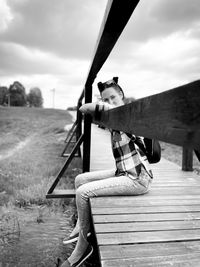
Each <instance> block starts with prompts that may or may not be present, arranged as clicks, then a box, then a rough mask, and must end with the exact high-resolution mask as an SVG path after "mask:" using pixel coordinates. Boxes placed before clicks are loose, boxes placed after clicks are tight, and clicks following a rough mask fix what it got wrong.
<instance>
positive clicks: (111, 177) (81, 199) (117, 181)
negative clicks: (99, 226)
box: [75, 168, 152, 238]
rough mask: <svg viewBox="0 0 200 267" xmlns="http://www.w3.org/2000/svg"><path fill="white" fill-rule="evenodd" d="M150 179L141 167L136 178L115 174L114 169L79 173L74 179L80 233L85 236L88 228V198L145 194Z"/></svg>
mask: <svg viewBox="0 0 200 267" xmlns="http://www.w3.org/2000/svg"><path fill="white" fill-rule="evenodd" d="M151 180H152V179H151V178H150V177H149V175H148V174H147V172H146V171H145V169H143V168H142V171H141V173H140V175H139V177H138V178H136V179H131V178H129V177H128V176H115V170H104V171H94V172H86V173H82V174H79V175H78V176H77V177H76V179H75V188H76V205H77V212H78V218H79V227H80V234H81V235H83V237H84V238H86V236H87V233H88V232H89V230H90V208H89V198H92V197H97V196H113V195H115V196H116V195H117V196H123V195H125V196H127V195H130V196H134V195H141V194H145V193H146V192H148V190H149V186H150V183H151Z"/></svg>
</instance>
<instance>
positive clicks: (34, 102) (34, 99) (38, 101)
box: [27, 87, 43, 107]
mask: <svg viewBox="0 0 200 267" xmlns="http://www.w3.org/2000/svg"><path fill="white" fill-rule="evenodd" d="M27 101H28V104H29V106H30V107H42V106H43V97H42V92H41V90H40V88H38V87H34V88H31V89H30V92H29V94H28V95H27Z"/></svg>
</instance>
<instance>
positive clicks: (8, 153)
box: [0, 137, 32, 161]
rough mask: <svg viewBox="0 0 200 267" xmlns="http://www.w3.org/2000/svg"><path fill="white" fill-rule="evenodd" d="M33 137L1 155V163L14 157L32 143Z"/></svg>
mask: <svg viewBox="0 0 200 267" xmlns="http://www.w3.org/2000/svg"><path fill="white" fill-rule="evenodd" d="M31 139H32V137H27V138H26V139H25V140H23V141H21V142H19V143H18V144H16V145H15V146H14V147H13V148H11V149H8V150H7V151H6V152H5V153H3V154H0V161H1V160H3V159H6V158H9V157H11V156H13V155H14V154H15V153H16V152H17V151H18V150H20V149H22V148H24V147H25V146H26V145H27V144H28V143H29V142H30V141H31Z"/></svg>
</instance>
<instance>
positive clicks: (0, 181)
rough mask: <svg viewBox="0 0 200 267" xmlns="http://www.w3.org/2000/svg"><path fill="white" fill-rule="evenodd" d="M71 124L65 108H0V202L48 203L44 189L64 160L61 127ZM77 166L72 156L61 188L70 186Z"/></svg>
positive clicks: (77, 160) (62, 131)
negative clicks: (61, 155)
mask: <svg viewBox="0 0 200 267" xmlns="http://www.w3.org/2000/svg"><path fill="white" fill-rule="evenodd" d="M71 123H72V116H71V115H70V114H69V113H68V112H67V111H64V110H55V109H40V108H21V107H10V108H8V107H1V108H0V205H2V204H5V203H7V204H8V203H14V204H17V205H27V204H33V203H34V204H43V203H47V200H46V199H45V195H46V192H47V190H48V189H49V187H50V185H51V184H52V182H53V180H54V179H55V176H56V174H57V173H58V171H59V170H60V168H61V167H62V166H63V163H64V161H65V160H66V159H65V158H62V157H60V153H61V152H62V150H63V147H64V139H65V137H66V134H67V133H66V132H65V131H64V126H65V125H67V124H71ZM80 166H81V162H80V159H74V160H73V162H72V163H71V165H70V168H69V170H68V171H66V173H65V175H64V177H65V179H64V178H63V180H65V183H63V185H62V187H64V186H68V187H73V178H74V176H75V175H76V173H77V172H79V171H80V169H79V167H80ZM48 202H49V200H48ZM50 202H51V201H50Z"/></svg>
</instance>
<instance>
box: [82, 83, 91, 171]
mask: <svg viewBox="0 0 200 267" xmlns="http://www.w3.org/2000/svg"><path fill="white" fill-rule="evenodd" d="M91 102H92V85H86V87H85V103H91ZM91 122H92V117H91V116H90V115H85V117H84V141H83V172H88V171H90V146H91Z"/></svg>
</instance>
